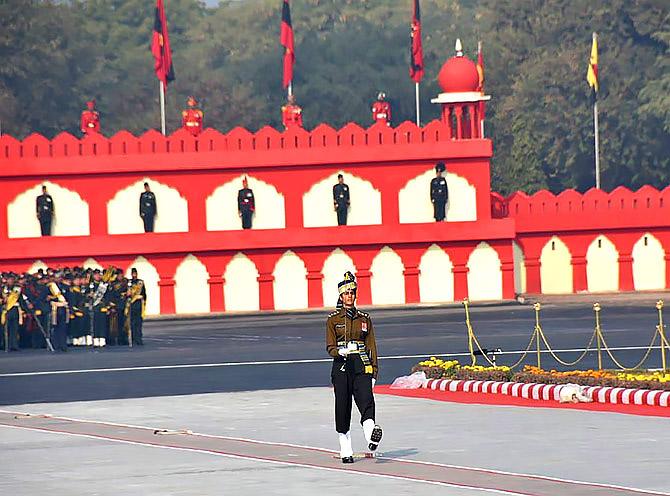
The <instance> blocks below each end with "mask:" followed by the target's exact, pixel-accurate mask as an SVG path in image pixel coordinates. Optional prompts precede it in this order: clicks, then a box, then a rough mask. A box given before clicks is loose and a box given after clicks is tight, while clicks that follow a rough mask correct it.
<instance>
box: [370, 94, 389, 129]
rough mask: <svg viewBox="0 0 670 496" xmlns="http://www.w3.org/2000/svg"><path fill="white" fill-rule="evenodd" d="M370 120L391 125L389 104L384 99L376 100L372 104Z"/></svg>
mask: <svg viewBox="0 0 670 496" xmlns="http://www.w3.org/2000/svg"><path fill="white" fill-rule="evenodd" d="M372 120H373V121H374V122H375V123H377V122H381V123H383V124H386V125H387V126H390V125H391V104H390V103H389V102H387V101H385V100H383V99H382V100H379V99H378V100H377V101H376V102H374V103H373V104H372Z"/></svg>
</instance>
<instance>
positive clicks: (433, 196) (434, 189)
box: [430, 163, 449, 222]
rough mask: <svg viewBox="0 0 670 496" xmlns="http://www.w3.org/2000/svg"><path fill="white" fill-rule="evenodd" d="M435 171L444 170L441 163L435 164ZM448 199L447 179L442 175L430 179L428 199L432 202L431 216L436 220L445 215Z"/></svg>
mask: <svg viewBox="0 0 670 496" xmlns="http://www.w3.org/2000/svg"><path fill="white" fill-rule="evenodd" d="M435 170H436V171H437V172H444V170H445V167H444V164H443V163H439V164H437V166H435ZM448 200H449V189H448V188H447V180H446V178H444V177H441V176H440V177H434V178H433V179H432V180H431V181H430V201H431V202H433V216H434V217H435V220H436V221H438V222H439V221H442V220H444V219H445V217H446V212H445V207H446V205H447V201H448Z"/></svg>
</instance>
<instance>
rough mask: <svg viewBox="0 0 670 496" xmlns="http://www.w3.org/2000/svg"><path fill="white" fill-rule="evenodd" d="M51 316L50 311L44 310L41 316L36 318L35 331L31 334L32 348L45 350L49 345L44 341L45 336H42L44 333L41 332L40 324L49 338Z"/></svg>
mask: <svg viewBox="0 0 670 496" xmlns="http://www.w3.org/2000/svg"><path fill="white" fill-rule="evenodd" d="M50 318H51V316H50V315H49V310H44V309H43V310H42V313H41V314H40V315H36V316H35V320H36V322H35V329H34V330H33V332H32V334H31V338H32V347H33V348H44V347H45V346H46V345H47V343H46V341H45V340H44V334H42V331H40V328H39V324H41V325H42V329H44V332H45V333H47V336H48V335H49V334H48V333H49V327H50V326H49V319H50ZM38 322H39V324H38Z"/></svg>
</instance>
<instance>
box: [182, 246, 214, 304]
mask: <svg viewBox="0 0 670 496" xmlns="http://www.w3.org/2000/svg"><path fill="white" fill-rule="evenodd" d="M208 279H209V273H208V272H207V268H206V267H205V264H203V263H202V262H201V261H200V260H198V258H197V257H195V256H193V255H190V254H189V255H187V256H186V257H184V260H182V261H181V263H180V264H179V266H178V267H177V270H176V271H175V275H174V280H175V285H174V298H175V310H176V312H177V313H207V312H209V284H208V283H207V280H208Z"/></svg>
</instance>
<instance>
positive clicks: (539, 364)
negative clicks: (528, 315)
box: [533, 302, 542, 369]
mask: <svg viewBox="0 0 670 496" xmlns="http://www.w3.org/2000/svg"><path fill="white" fill-rule="evenodd" d="M533 308H534V309H535V339H536V340H537V368H538V369H541V368H542V359H541V351H542V345H541V344H540V337H541V336H540V335H541V334H542V329H541V327H540V308H542V305H540V303H539V302H538V303H535V304H534V305H533Z"/></svg>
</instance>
